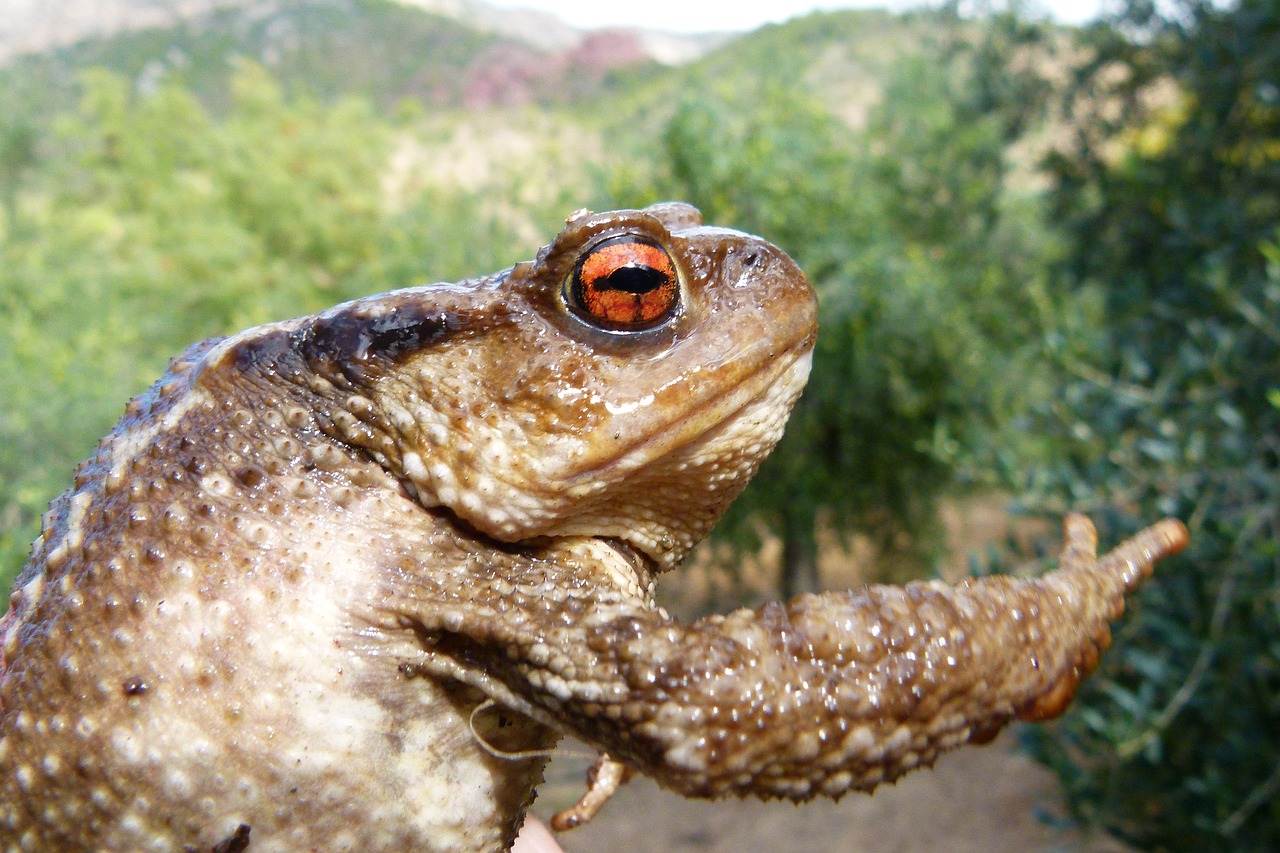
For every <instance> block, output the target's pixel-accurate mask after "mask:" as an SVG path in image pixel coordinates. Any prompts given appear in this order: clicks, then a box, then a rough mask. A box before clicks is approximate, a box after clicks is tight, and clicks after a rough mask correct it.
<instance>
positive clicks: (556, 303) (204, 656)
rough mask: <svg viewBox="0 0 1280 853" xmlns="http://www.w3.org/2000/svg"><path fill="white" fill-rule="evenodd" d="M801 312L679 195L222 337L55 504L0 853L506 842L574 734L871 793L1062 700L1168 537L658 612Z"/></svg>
mask: <svg viewBox="0 0 1280 853" xmlns="http://www.w3.org/2000/svg"><path fill="white" fill-rule="evenodd" d="M814 320H815V306H814V300H813V294H812V292H811V290H810V288H809V285H808V283H807V281H806V280H805V278H804V276H803V274H802V273H801V272H800V271H799V269H797V268H796V266H795V264H794V263H792V262H791V260H790V259H789V258H787V257H786V255H785V254H783V253H782V252H781V251H779V250H778V249H776V248H775V247H773V246H771V245H769V244H768V243H765V242H764V241H761V240H759V239H757V238H754V237H750V236H748V235H745V234H741V233H739V232H735V231H729V230H726V229H720V228H709V227H705V226H703V225H702V223H701V218H700V216H699V214H698V212H697V211H696V210H694V209H693V208H690V207H688V206H686V205H679V204H666V205H658V206H654V207H652V208H648V209H646V210H643V211H615V212H610V213H599V214H591V213H588V212H585V211H580V212H579V213H577V214H575V215H574V216H572V217H571V218H570V219H569V220H568V222H567V223H566V225H565V228H564V230H563V231H562V232H561V233H560V234H559V235H558V236H557V237H556V238H555V240H554V241H553V242H552V243H551V244H550V245H548V246H547V247H546V248H544V249H543V250H542V251H541V252H539V254H538V257H537V258H536V259H535V260H533V261H530V262H527V263H522V264H517V265H516V266H515V267H513V268H511V269H509V270H506V271H503V272H501V273H498V274H496V275H493V276H489V277H487V278H483V279H477V280H474V281H469V282H462V283H458V284H438V285H430V286H425V287H421V288H413V289H410V290H405V291H397V292H393V293H388V294H383V295H381V296H373V297H368V298H365V299H361V300H356V301H355V302H351V303H347V304H345V305H340V306H337V307H336V308H333V309H331V310H329V311H326V312H324V313H322V314H319V315H316V316H313V317H304V318H301V319H298V320H292V321H287V322H283V323H276V324H271V325H268V326H262V327H259V328H256V329H251V330H248V331H246V332H244V333H241V334H239V335H236V336H233V337H230V338H226V339H219V340H212V341H206V342H204V343H202V344H198V345H196V346H194V347H192V349H191V350H189V351H188V352H187V353H186V354H184V355H183V356H182V357H180V358H179V359H176V360H175V361H174V362H173V364H172V365H171V367H170V370H169V372H168V373H167V374H166V375H165V376H164V377H162V378H161V379H160V380H159V381H158V382H157V383H156V384H155V385H154V386H153V387H152V388H151V389H150V390H149V391H147V392H146V393H144V394H143V395H141V396H139V397H138V398H136V399H135V400H134V401H132V402H131V403H130V404H129V406H128V408H127V409H126V412H125V415H124V417H123V418H122V419H121V421H120V423H119V424H118V425H117V427H116V428H115V430H113V432H112V433H111V434H110V435H108V436H107V437H106V438H105V439H103V441H102V443H101V444H100V445H99V447H98V449H97V451H96V452H95V454H94V455H93V456H92V457H91V458H90V459H89V460H88V461H87V462H86V463H85V464H84V465H82V466H81V467H80V469H79V470H78V471H77V473H76V478H75V483H74V485H73V487H72V488H71V489H70V490H69V491H68V492H67V493H65V494H64V495H62V496H61V497H60V498H58V499H57V500H55V501H54V503H53V504H52V506H51V507H50V511H49V513H48V515H47V516H46V518H45V524H44V528H43V530H42V533H41V535H40V537H39V539H37V541H36V543H35V545H34V546H33V550H32V555H31V558H30V560H29V561H28V563H27V565H26V567H25V568H24V569H23V571H22V573H21V574H20V575H19V577H18V579H17V581H16V583H15V586H14V589H13V593H12V596H11V599H10V609H9V612H8V613H7V614H6V615H5V616H4V618H3V620H0V850H4V851H30V850H40V851H44V850H60V851H90V850H95V851H142V850H155V851H174V850H193V851H194V850H205V851H207V850H216V851H219V853H231V851H241V850H250V851H254V853H257V851H293V850H307V849H320V850H325V851H400V850H419V851H427V853H443V851H480V853H485V851H500V850H505V849H509V848H510V846H511V844H512V842H513V840H514V838H515V834H516V832H517V830H518V828H519V826H520V823H521V820H522V818H523V816H524V813H525V810H526V809H527V807H528V805H529V803H530V802H531V801H532V799H533V796H534V791H535V786H536V784H537V783H538V781H540V778H541V771H542V767H543V764H544V763H545V760H546V755H547V752H548V750H550V749H551V748H552V747H554V745H555V743H556V741H557V740H558V738H559V737H560V736H561V735H563V734H566V733H570V734H574V735H577V736H578V737H580V738H582V739H584V740H585V741H587V742H588V743H591V744H593V745H595V746H596V747H597V748H599V750H600V751H601V753H602V762H601V764H600V766H599V770H598V773H597V774H596V775H595V777H594V781H593V782H592V788H591V790H590V792H589V793H588V795H587V797H585V798H584V801H583V803H582V804H580V806H579V807H577V808H576V809H573V810H569V811H568V812H566V813H565V814H564V815H562V816H561V817H560V818H559V819H558V821H557V824H558V825H560V826H571V825H574V824H575V823H578V822H581V820H584V819H586V818H588V817H590V815H591V813H593V812H594V811H595V809H597V808H599V806H600V804H601V803H603V801H604V800H605V799H607V797H608V793H609V792H610V791H611V790H612V788H613V787H614V786H616V785H617V784H618V783H619V782H620V781H621V780H622V779H623V778H625V776H626V774H627V773H628V772H631V771H633V770H638V771H640V772H643V773H646V774H649V775H651V776H653V777H654V778H655V779H657V780H658V781H659V782H660V783H662V784H664V785H666V786H669V787H672V788H674V789H676V790H679V791H682V792H684V793H686V794H689V795H694V796H718V795H721V794H727V793H734V794H752V795H759V796H766V797H788V798H792V799H796V800H804V799H807V798H810V797H813V796H817V795H826V796H839V795H841V794H842V793H844V792H846V791H850V790H870V789H871V788H873V787H874V786H875V785H876V784H878V783H880V782H882V781H885V780H889V779H893V778H896V777H897V776H899V775H901V774H902V773H904V772H906V771H908V770H910V769H912V768H913V767H916V766H920V765H923V764H928V763H930V762H931V761H932V760H933V759H934V757H935V756H936V755H937V754H938V753H939V752H940V751H943V750H945V749H948V748H951V747H954V746H957V745H960V744H962V743H965V742H969V741H981V740H984V739H987V738H989V737H991V736H992V735H993V734H994V732H995V731H996V730H997V729H998V728H999V727H1000V726H1001V725H1003V724H1004V723H1006V722H1008V721H1009V720H1012V719H1016V718H1023V719H1042V718H1045V717H1049V716H1053V715H1054V714H1056V713H1059V712H1060V711H1061V710H1062V708H1063V707H1064V706H1065V705H1066V703H1067V702H1068V701H1069V699H1070V697H1071V695H1072V693H1073V692H1074V690H1075V687H1076V685H1077V683H1078V682H1079V680H1080V679H1081V678H1083V677H1084V676H1085V675H1087V674H1088V672H1089V671H1090V670H1091V669H1092V668H1093V666H1094V665H1095V663H1096V662H1097V658H1098V654H1099V653H1100V652H1101V650H1102V649H1103V648H1105V646H1106V644H1107V641H1108V637H1109V634H1108V630H1109V629H1108V624H1109V622H1110V621H1111V620H1113V619H1114V618H1115V617H1116V616H1118V615H1119V613H1120V611H1121V609H1122V607H1123V601H1124V596H1125V594H1126V593H1127V592H1129V591H1131V590H1132V589H1133V588H1134V587H1135V586H1136V585H1137V584H1138V583H1139V582H1140V581H1141V580H1142V579H1143V578H1145V577H1146V576H1147V575H1148V574H1149V573H1150V571H1151V566H1152V564H1153V563H1154V562H1155V561H1156V560H1158V559H1160V558H1161V557H1164V556H1167V555H1168V554H1171V553H1174V552H1176V551H1177V550H1179V549H1180V548H1181V547H1182V546H1183V544H1184V543H1185V540H1186V531H1185V529H1184V528H1183V527H1182V526H1181V525H1180V524H1178V523H1177V522H1173V521H1167V522H1161V523H1160V524H1158V525H1156V526H1154V527H1152V528H1149V529H1148V530H1146V531H1144V532H1143V533H1141V534H1139V535H1138V536H1137V537H1136V538H1134V539H1132V540H1130V541H1128V542H1126V543H1124V544H1122V545H1121V546H1119V547H1118V548H1117V549H1116V550H1114V551H1113V552H1111V553H1110V554H1109V555H1107V556H1106V557H1104V558H1102V559H1101V560H1099V559H1097V558H1096V543H1095V541H1094V532H1093V528H1092V526H1091V525H1090V524H1089V522H1088V521H1087V520H1085V519H1083V518H1081V517H1076V516H1073V517H1071V518H1070V519H1068V521H1067V546H1066V550H1065V551H1064V554H1063V558H1062V562H1061V565H1060V567H1059V568H1058V570H1057V571H1055V572H1052V573H1050V574H1048V575H1046V576H1044V577H1042V578H1038V579H1033V580H1011V579H1008V578H984V579H982V580H977V581H971V582H967V583H964V584H961V585H959V586H958V587H955V588H951V587H946V586H943V585H940V584H932V583H920V584H912V585H909V586H907V587H905V588H893V587H872V588H870V589H866V590H862V591H858V592H846V593H827V594H824V595H814V596H801V597H799V598H797V599H795V600H793V601H791V602H789V603H787V604H785V605H784V604H770V605H766V606H764V607H762V608H759V609H757V610H755V611H739V612H736V613H732V614H729V615H727V616H716V617H710V618H706V619H702V620H699V621H697V622H694V623H692V624H688V625H684V624H680V623H678V622H675V621H673V620H672V619H670V618H669V617H668V616H667V615H666V614H665V613H664V612H663V611H662V610H661V609H660V608H658V607H656V606H655V604H654V601H653V597H652V592H653V587H654V583H655V580H656V578H657V576H658V574H659V573H661V572H662V571H666V570H669V569H672V568H674V567H676V566H677V565H679V563H680V561H681V560H682V559H683V558H684V557H685V556H686V555H687V554H688V552H689V550H690V549H691V548H692V547H693V546H694V544H696V543H697V542H698V541H699V540H700V539H701V538H702V537H704V536H705V535H706V533H707V532H708V531H709V530H710V528H711V526H712V525H713V524H714V523H715V521H716V519H717V518H718V517H719V515H720V514H721V512H722V511H723V509H724V508H725V506H727V504H728V503H729V502H730V501H731V500H732V499H733V498H734V496H736V495H737V494H738V492H739V491H740V490H741V489H742V488H743V486H744V485H745V484H746V482H747V481H748V480H749V479H750V477H751V476H752V474H753V473H754V472H755V470H756V467H757V466H758V465H759V463H760V461H761V459H762V458H763V457H764V456H765V454H767V453H768V452H769V450H770V449H771V448H772V447H773V445H774V444H775V443H776V441H777V440H778V437H779V436H780V435H781V432H782V427H783V424H784V422H785V420H786V417H787V414H788V412H789V410H790V408H791V406H792V404H793V403H794V401H795V399H796V397H797V396H798V395H799V393H800V390H801V388H802V387H803V384H804V382H805V379H806V378H807V375H808V370H809V361H810V354H811V350H812V346H813V341H814V335H815V322H814Z"/></svg>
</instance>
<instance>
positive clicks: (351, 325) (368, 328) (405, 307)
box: [291, 300, 461, 381]
mask: <svg viewBox="0 0 1280 853" xmlns="http://www.w3.org/2000/svg"><path fill="white" fill-rule="evenodd" d="M460 327H461V324H460V322H459V318H458V316H457V315H456V314H453V313H450V312H448V311H444V310H442V309H441V308H440V307H439V306H436V305H423V304H421V303H420V302H416V301H408V300H406V301H404V302H403V303H401V304H400V305H398V306H396V307H394V308H391V309H389V310H388V309H387V308H385V307H383V306H373V307H370V308H366V309H361V308H359V307H356V306H353V307H351V308H350V309H348V310H346V311H340V312H338V313H336V314H333V315H331V316H321V317H317V318H316V319H315V320H314V321H313V322H312V323H310V324H309V325H307V326H306V327H305V328H302V329H299V330H298V331H296V332H294V333H293V334H292V335H291V343H292V345H293V347H294V349H295V350H296V351H297V352H298V353H299V354H300V355H301V356H302V357H303V359H304V360H305V361H306V363H307V365H308V366H309V367H311V369H313V370H315V371H317V372H319V373H321V374H323V375H333V374H334V373H335V372H336V373H339V374H341V375H342V376H344V377H345V378H347V379H348V380H352V381H356V380H358V379H359V378H361V376H363V375H364V374H365V373H366V372H367V370H368V368H369V367H371V366H373V365H375V364H388V363H394V362H395V361H396V360H397V359H399V358H401V357H402V356H404V355H405V354H406V353H411V352H416V351H418V350H420V349H422V348H424V347H428V346H431V345H433V344H438V343H440V342H441V341H443V340H445V339H446V338H448V337H449V336H450V335H451V334H453V333H455V332H457V331H458V330H459V328H460Z"/></svg>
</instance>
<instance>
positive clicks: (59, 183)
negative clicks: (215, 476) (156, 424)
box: [0, 64, 527, 591]
mask: <svg viewBox="0 0 1280 853" xmlns="http://www.w3.org/2000/svg"><path fill="white" fill-rule="evenodd" d="M230 89H231V94H232V100H231V102H230V104H229V105H228V109H227V110H226V111H225V113H224V114H222V115H220V116H218V117H214V116H213V115H211V114H210V113H209V112H208V111H207V110H206V109H205V108H204V107H203V106H201V105H200V103H199V102H198V101H197V100H196V98H195V96H194V95H193V94H192V93H191V92H190V91H188V90H186V89H185V88H182V87H178V86H166V87H162V88H161V89H159V90H157V91H155V92H153V93H151V94H147V95H140V94H138V93H136V92H135V91H132V90H130V88H129V87H128V86H127V85H126V83H125V82H124V80H123V79H122V78H120V77H118V76H115V75H112V74H108V73H106V72H102V71H93V72H90V73H88V74H86V76H85V77H84V79H83V83H82V96H81V99H80V102H79V104H78V106H77V107H76V109H75V110H74V111H73V112H70V113H67V114H64V115H61V116H58V117H56V118H55V119H54V120H53V121H52V122H51V123H50V124H51V126H52V127H53V128H54V132H53V134H54V135H52V136H51V137H49V138H46V139H45V140H43V141H42V143H41V147H42V148H43V149H44V152H45V153H44V160H43V162H40V163H34V162H33V164H32V165H31V167H30V168H29V169H28V170H27V172H26V173H25V174H24V176H23V178H24V181H25V184H24V192H23V193H21V194H20V196H19V198H18V202H20V206H21V208H22V216H21V222H22V224H23V227H22V228H14V227H13V224H12V222H13V221H12V220H10V223H9V227H8V231H7V233H6V234H5V238H4V242H3V243H2V244H0V310H3V313H4V316H5V326H4V342H3V345H0V395H3V398H4V399H5V401H6V405H5V408H4V409H3V411H0V560H2V561H3V562H2V563H0V577H2V578H3V580H0V586H3V587H4V588H5V590H6V591H7V587H8V580H9V578H11V577H12V575H13V573H14V572H15V571H16V570H17V568H18V566H19V565H20V564H21V562H22V560H23V559H24V558H25V556H26V551H27V548H28V546H29V543H30V542H31V539H32V538H33V537H34V535H35V532H36V520H37V517H38V514H39V513H40V512H42V511H43V509H44V506H45V505H46V503H47V502H48V500H49V499H50V498H51V497H52V496H53V495H54V494H56V493H57V492H59V491H61V490H62V489H63V488H65V486H66V483H67V482H68V481H69V479H70V471H71V469H72V467H73V466H74V465H75V463H76V462H78V461H79V460H81V459H83V458H85V457H86V456H87V455H88V454H89V451H90V449H91V448H92V446H93V442H94V441H95V440H96V439H97V438H98V437H100V436H101V435H103V434H105V433H106V432H107V431H108V430H109V429H110V427H111V424H112V422H113V421H114V420H115V418H116V417H117V416H118V414H119V413H120V411H121V410H122V407H123V405H124V402H125V401H126V400H127V399H128V398H129V397H130V396H132V395H133V394H136V393H138V392H139V391H141V390H142V389H143V388H144V387H145V386H146V385H147V384H148V383H149V382H150V381H151V380H153V379H154V378H156V377H157V376H158V375H159V374H160V373H161V372H162V371H163V369H164V366H165V363H166V361H167V360H168V359H169V358H170V357H172V356H174V355H176V354H178V353H180V352H181V351H182V350H184V349H185V348H186V347H187V346H188V345H189V344H191V343H192V342H194V341H197V340H200V339H202V338H206V337H210V336H213V335H218V334H226V333H229V332H233V331H237V330H239V329H242V328H245V327H247V326H250V325H254V324H256V323H261V322H265V321H268V320H272V319H280V318H283V317H287V316H296V315H297V314H300V313H305V312H309V311H314V310H319V309H320V308H323V307H326V306H328V305H331V304H333V303H335V302H340V301H342V300H344V299H347V298H350V297H353V296H356V295H359V294H362V293H367V292H374V291H381V290H388V289H392V288H395V287H404V286H409V285H411V284H416V283H419V282H420V281H421V280H423V278H424V277H427V276H431V277H438V278H445V279H455V278H462V277H465V275H467V274H469V273H474V272H477V271H480V270H493V269H498V268H500V267H501V266H502V265H505V264H506V263H509V262H511V261H512V260H514V259H515V258H514V257H513V256H512V253H513V252H518V251H519V249H520V245H519V244H520V241H518V240H516V239H515V238H514V237H513V235H512V234H511V233H510V231H509V229H507V228H505V227H503V226H501V225H499V224H498V223H497V221H496V220H495V218H494V216H493V214H492V213H489V212H486V210H484V208H483V206H482V205H481V204H480V202H479V200H477V199H475V198H472V197H468V196H465V195H463V194H461V193H456V192H445V191H422V192H419V193H417V194H416V195H414V196H413V197H411V198H409V199H406V200H405V201H404V203H403V205H402V208H401V209H399V210H397V211H392V210H391V209H390V206H389V205H388V203H387V201H386V199H385V194H384V191H383V187H382V180H383V177H384V171H385V165H386V162H387V160H388V158H389V156H390V152H391V147H392V144H393V142H394V139H395V135H396V133H397V132H398V131H397V129H396V128H395V127H394V126H392V125H391V124H390V123H388V122H387V121H386V120H382V119H379V118H377V117H376V116H375V114H374V113H373V111H372V110H371V109H370V108H369V106H368V105H367V103H366V102H364V101H361V100H354V99H348V100H343V101H339V102H337V103H335V104H332V105H323V104H321V103H319V102H316V101H311V100H306V99H287V98H285V96H284V95H283V94H282V92H281V90H280V88H279V87H278V85H277V84H276V83H275V82H274V80H273V79H272V78H270V77H269V76H268V75H267V74H266V73H265V72H264V71H263V70H262V69H261V68H260V67H258V66H254V65H249V64H245V65H243V66H242V67H241V69H240V71H239V72H238V74H237V76H236V77H235V78H234V79H233V81H232V85H231V87H230ZM33 160H34V158H33ZM526 251H527V247H526Z"/></svg>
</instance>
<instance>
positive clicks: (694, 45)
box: [0, 0, 725, 112]
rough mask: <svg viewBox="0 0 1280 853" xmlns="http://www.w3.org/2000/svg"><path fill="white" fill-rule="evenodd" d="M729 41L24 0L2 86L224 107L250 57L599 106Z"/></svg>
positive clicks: (5, 43) (355, 84)
mask: <svg viewBox="0 0 1280 853" xmlns="http://www.w3.org/2000/svg"><path fill="white" fill-rule="evenodd" d="M724 39H725V37H724V36H715V35H708V36H704V37H687V36H680V35H676V34H669V33H659V32H649V31H629V30H606V31H598V32H582V31H579V30H575V29H574V28H572V27H570V26H568V25H567V24H565V23H563V22H561V21H558V20H557V19H555V18H551V17H549V16H546V15H538V14H535V13H530V12H523V11H513V12H509V13H508V12H505V11H498V10H494V9H491V8H489V7H486V6H483V5H481V4H477V3H463V2H449V0H405V2H392V0H295V2H275V1H274V0H179V2H169V0H164V2H160V0H151V2H144V3H124V2H115V0H106V2H103V3H101V4H99V3H96V2H86V0H56V2H51V3H36V2H29V0H19V2H18V6H17V7H16V8H15V9H14V10H13V14H11V15H7V16H6V19H5V23H4V24H3V25H0V68H2V70H0V83H3V84H4V85H5V88H7V89H9V90H10V91H16V92H31V93H32V94H31V100H32V101H35V102H38V103H40V104H41V105H42V106H41V111H42V112H47V110H48V108H49V107H50V106H55V107H56V106H58V105H63V104H66V103H68V102H69V101H70V99H71V98H72V97H74V91H75V88H76V81H77V79H78V75H79V74H80V72H82V71H83V70H84V69H86V68H89V67H93V66H102V67H106V68H108V69H111V70H113V71H115V72H117V73H120V74H123V75H124V76H126V77H128V78H130V79H132V80H134V81H135V84H136V85H137V87H138V88H139V89H140V90H142V91H147V90H150V89H153V88H154V87H155V86H156V85H158V84H159V83H160V82H161V81H164V80H176V81H179V82H181V83H182V84H183V85H185V86H187V87H188V88H190V89H191V90H192V91H194V92H196V93H197V94H198V95H200V96H201V98H202V100H204V101H205V102H206V103H210V104H213V105H220V104H222V103H224V102H225V98H226V87H227V80H228V79H229V78H230V76H231V75H232V74H233V73H234V71H235V68H236V66H237V64H238V63H239V62H240V61H242V60H245V59H248V60H252V61H254V62H256V63H259V64H261V65H263V66H264V67H266V68H267V69H269V71H270V72H271V74H272V75H273V76H274V77H275V78H276V79H278V80H279V81H280V82H281V83H282V85H283V86H284V88H285V89H286V91H289V92H293V93H305V94H307V95H311V96H315V97H319V98H321V99H326V100H328V99H332V98H334V97H338V96H341V95H347V94H359V95H362V96H365V97H368V98H370V99H371V100H372V101H373V102H374V103H376V104H378V105H380V106H381V107H383V108H384V109H393V108H394V107H395V106H396V104H398V103H399V102H401V101H404V100H411V101H416V102H418V103H421V104H423V105H427V106H460V107H466V108H468V109H473V110H474V109H483V108H487V107H491V106H502V105H512V104H522V103H531V102H536V103H548V102H555V101H563V100H565V99H566V98H570V99H571V98H575V97H581V96H584V95H587V96H589V95H591V94H594V92H595V91H596V90H597V89H598V88H599V87H600V86H601V85H602V84H604V83H605V82H606V81H607V80H608V78H609V75H610V73H611V72H613V71H615V70H616V69H619V68H632V69H634V68H637V67H644V66H648V65H653V64H657V63H671V62H679V61H686V60H688V59H691V58H693V57H695V56H697V55H699V54H701V53H703V52H705V51H706V50H707V49H709V48H710V47H711V46H713V45H715V44H718V43H720V42H723V41H724Z"/></svg>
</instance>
